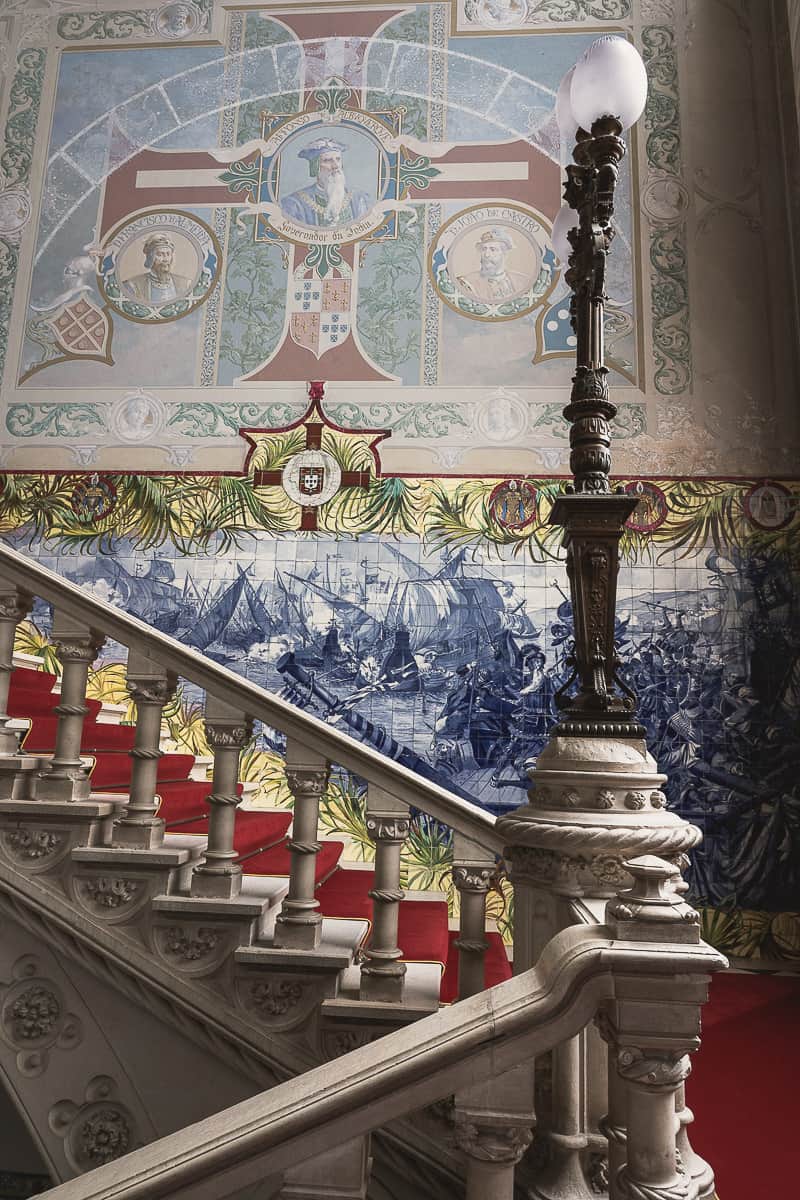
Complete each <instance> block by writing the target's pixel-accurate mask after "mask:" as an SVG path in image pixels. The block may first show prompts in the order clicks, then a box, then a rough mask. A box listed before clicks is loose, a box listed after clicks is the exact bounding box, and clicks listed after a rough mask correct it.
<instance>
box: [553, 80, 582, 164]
mask: <svg viewBox="0 0 800 1200" xmlns="http://www.w3.org/2000/svg"><path fill="white" fill-rule="evenodd" d="M574 74H575V68H574V67H570V69H569V70H568V71H567V73H566V75H565V76H564V78H563V79H562V80H561V83H560V84H559V87H558V92H557V93H556V124H557V125H558V132H559V134H560V135H561V143H562V145H567V146H572V145H573V144H574V142H575V134H576V133H577V132H578V122H577V121H576V120H575V118H574V116H573V115H572V101H571V100H570V89H571V88H572V76H573V75H574Z"/></svg>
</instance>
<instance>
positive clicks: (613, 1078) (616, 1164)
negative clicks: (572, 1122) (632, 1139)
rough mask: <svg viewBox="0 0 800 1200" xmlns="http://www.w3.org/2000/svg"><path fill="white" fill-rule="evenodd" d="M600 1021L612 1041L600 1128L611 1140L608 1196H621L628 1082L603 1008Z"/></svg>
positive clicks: (618, 1199)
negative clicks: (605, 1106) (605, 1109)
mask: <svg viewBox="0 0 800 1200" xmlns="http://www.w3.org/2000/svg"><path fill="white" fill-rule="evenodd" d="M597 1025H598V1028H599V1029H600V1032H601V1035H602V1036H603V1037H604V1038H605V1039H606V1041H607V1042H608V1043H609V1046H608V1113H607V1114H606V1116H605V1117H603V1119H602V1120H601V1122H600V1132H601V1133H602V1134H603V1136H604V1137H605V1138H606V1140H607V1143H608V1150H607V1158H606V1164H607V1166H606V1175H607V1181H608V1196H609V1200H621V1193H620V1190H619V1184H618V1180H619V1173H620V1171H621V1170H622V1167H623V1166H624V1165H625V1157H626V1150H625V1145H626V1142H627V1137H628V1131H627V1128H626V1126H625V1122H626V1120H627V1116H626V1105H627V1093H626V1091H625V1085H624V1083H623V1081H622V1079H621V1077H620V1075H619V1074H618V1072H617V1063H616V1052H615V1050H614V1047H613V1045H612V1042H613V1035H612V1032H611V1029H610V1026H609V1023H608V1018H607V1015H606V1014H605V1013H604V1012H601V1013H600V1014H599V1015H598V1017H597Z"/></svg>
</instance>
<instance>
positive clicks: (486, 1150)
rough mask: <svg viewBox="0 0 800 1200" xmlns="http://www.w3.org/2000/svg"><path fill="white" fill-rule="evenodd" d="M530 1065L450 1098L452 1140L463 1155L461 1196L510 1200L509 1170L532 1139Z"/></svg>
mask: <svg viewBox="0 0 800 1200" xmlns="http://www.w3.org/2000/svg"><path fill="white" fill-rule="evenodd" d="M535 1122H536V1117H535V1114H534V1108H533V1072H532V1071H531V1066H530V1063H522V1064H521V1065H520V1066H519V1067H515V1068H514V1069H513V1070H511V1071H506V1072H504V1074H502V1075H496V1076H495V1077H494V1078H490V1079H487V1080H485V1081H484V1082H482V1083H477V1084H473V1085H472V1086H471V1087H467V1088H463V1089H462V1090H460V1091H459V1092H457V1093H456V1096H455V1130H454V1132H455V1142H456V1145H457V1146H458V1148H459V1149H460V1150H461V1151H462V1152H463V1153H464V1154H465V1155H466V1156H467V1190H466V1200H513V1196H514V1170H515V1167H516V1165H517V1163H518V1162H519V1161H520V1159H521V1158H522V1156H523V1154H524V1153H525V1151H526V1150H527V1149H528V1146H529V1145H530V1144H531V1140H532V1138H533V1127H534V1124H535Z"/></svg>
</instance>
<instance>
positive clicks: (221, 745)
mask: <svg viewBox="0 0 800 1200" xmlns="http://www.w3.org/2000/svg"><path fill="white" fill-rule="evenodd" d="M205 724H206V737H207V739H208V744H209V746H210V747H211V749H212V750H213V751H214V775H213V780H212V783H211V794H210V795H209V796H208V797H207V801H208V806H209V815H208V845H207V847H206V854H205V862H204V863H201V864H200V866H197V867H195V869H194V873H193V875H192V895H193V896H214V897H217V898H222V899H226V900H230V899H232V898H233V897H234V896H238V895H239V893H240V891H241V888H242V868H241V867H240V866H239V864H238V863H237V862H236V861H235V859H236V857H237V855H236V851H235V850H234V848H233V840H234V829H235V823H236V808H237V805H238V804H239V794H238V792H237V790H236V785H237V782H238V779H239V756H240V755H241V753H242V750H243V749H244V747H245V746H246V745H247V743H248V742H249V741H250V738H251V737H252V735H253V722H252V720H251V718H250V717H248V716H245V715H244V714H243V713H241V712H239V711H238V710H237V709H235V708H231V706H230V705H228V704H225V703H224V702H223V701H222V700H218V699H217V698H216V697H215V696H211V695H209V696H207V697H206V722H205Z"/></svg>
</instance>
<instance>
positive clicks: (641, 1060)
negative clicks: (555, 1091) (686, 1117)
mask: <svg viewBox="0 0 800 1200" xmlns="http://www.w3.org/2000/svg"><path fill="white" fill-rule="evenodd" d="M626 867H627V869H628V871H629V872H630V874H631V875H632V876H633V881H634V882H633V887H632V888H631V890H630V891H629V892H627V893H624V894H622V895H621V896H620V897H619V898H618V899H617V900H613V901H611V902H610V903H609V905H608V908H607V918H606V920H607V924H608V926H609V929H610V931H611V935H612V937H616V938H619V939H620V941H627V942H638V943H640V944H641V964H642V966H644V967H645V970H644V971H643V970H642V966H640V967H639V970H638V971H637V973H636V975H634V974H631V975H624V974H621V975H620V976H619V977H618V979H617V981H616V984H615V998H614V1000H613V1001H611V1002H609V1004H608V1005H607V1007H606V1008H605V1010H604V1011H603V1012H602V1013H601V1014H600V1016H599V1018H598V1025H599V1027H600V1030H601V1033H602V1035H603V1037H604V1038H605V1039H606V1041H607V1042H608V1044H609V1071H610V1074H611V1077H612V1078H613V1077H614V1075H616V1080H615V1087H614V1092H613V1094H612V1093H610V1103H611V1104H613V1105H614V1106H615V1108H616V1110H617V1111H616V1112H615V1113H614V1114H613V1115H612V1114H610V1115H609V1122H608V1124H609V1127H616V1128H622V1127H624V1130H625V1142H624V1146H625V1152H624V1161H623V1162H622V1163H621V1165H620V1164H619V1158H620V1157H621V1155H619V1156H618V1155H614V1156H613V1157H612V1163H613V1165H612V1168H611V1171H610V1173H609V1174H610V1178H609V1183H610V1196H611V1200H694V1198H695V1197H696V1196H697V1195H698V1192H697V1183H696V1178H695V1177H693V1176H692V1173H691V1171H690V1169H689V1166H688V1164H687V1163H686V1162H685V1161H684V1159H683V1156H682V1154H681V1153H680V1150H679V1141H680V1128H681V1123H680V1121H679V1120H678V1117H677V1115H676V1108H677V1107H678V1101H679V1097H680V1092H681V1091H682V1088H683V1084H684V1081H685V1079H686V1077H687V1075H688V1074H689V1070H690V1066H689V1054H690V1053H692V1052H693V1051H695V1050H697V1048H698V1047H699V1045H700V1037H699V1034H700V1011H701V1007H702V1005H703V1004H704V1003H705V1001H706V999H707V998H708V972H710V971H715V970H719V969H720V968H722V967H724V966H726V965H727V964H726V960H725V959H724V957H723V956H722V955H721V954H719V953H717V951H715V950H713V949H712V948H711V947H710V946H707V945H705V944H704V943H703V942H702V941H701V938H700V916H699V914H698V913H697V912H695V911H694V909H692V908H691V907H690V906H689V905H688V904H687V903H686V902H685V901H684V900H683V899H682V896H681V889H680V886H679V884H680V873H679V871H678V869H677V867H675V866H673V865H672V864H670V863H668V862H666V861H664V860H663V859H660V858H656V857H654V856H652V855H646V856H643V857H640V858H637V859H633V860H632V861H630V862H628V863H626ZM648 943H649V944H653V945H657V946H659V948H663V947H664V945H665V944H666V945H667V946H669V947H670V948H671V949H672V951H673V953H674V957H675V964H674V970H673V972H671V973H669V974H667V975H664V972H663V967H662V968H661V969H660V970H659V969H658V967H657V965H656V964H655V963H654V970H653V973H652V975H651V976H649V977H648V975H647V974H646V963H647V952H648ZM692 960H694V961H692Z"/></svg>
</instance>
